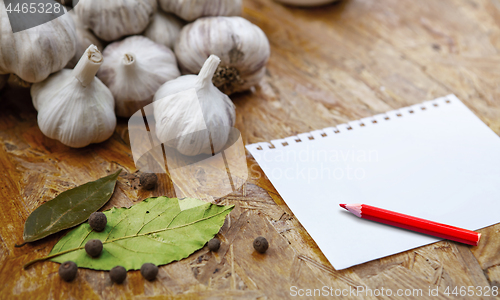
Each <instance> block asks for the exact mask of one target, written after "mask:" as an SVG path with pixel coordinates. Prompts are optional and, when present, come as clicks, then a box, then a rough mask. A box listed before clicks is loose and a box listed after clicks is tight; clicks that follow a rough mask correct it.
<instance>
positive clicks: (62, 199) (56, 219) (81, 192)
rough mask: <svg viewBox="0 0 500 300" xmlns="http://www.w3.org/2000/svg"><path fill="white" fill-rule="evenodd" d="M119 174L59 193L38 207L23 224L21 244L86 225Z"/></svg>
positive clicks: (111, 188)
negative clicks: (79, 225) (84, 223)
mask: <svg viewBox="0 0 500 300" xmlns="http://www.w3.org/2000/svg"><path fill="white" fill-rule="evenodd" d="M121 171H122V170H121V169H120V170H118V171H117V172H116V173H114V174H111V175H109V176H106V177H103V178H100V179H98V180H96V181H92V182H88V183H85V184H83V185H81V186H78V187H76V188H73V189H71V190H67V191H65V192H62V193H61V194H59V195H58V196H57V197H55V198H54V199H52V200H50V201H48V202H46V203H44V204H42V205H40V206H39V207H38V208H37V209H35V210H34V211H33V212H32V213H31V214H30V215H29V217H28V219H27V220H26V222H25V223H24V233H23V239H24V242H33V241H36V240H39V239H42V238H44V237H46V236H48V235H51V234H53V233H56V232H59V231H61V230H64V229H68V228H71V227H74V226H76V225H78V224H81V223H83V222H85V221H86V220H87V219H88V218H89V216H90V214H92V213H93V212H95V211H97V210H98V209H99V208H101V207H103V206H104V204H106V202H108V200H109V199H110V198H111V196H112V195H113V191H114V190H115V185H116V180H117V179H118V175H120V172H121Z"/></svg>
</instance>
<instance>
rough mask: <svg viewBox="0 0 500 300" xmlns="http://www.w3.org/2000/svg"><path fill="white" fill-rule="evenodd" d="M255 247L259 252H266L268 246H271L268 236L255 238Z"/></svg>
mask: <svg viewBox="0 0 500 300" xmlns="http://www.w3.org/2000/svg"><path fill="white" fill-rule="evenodd" d="M253 247H254V249H255V250H256V251H257V252H259V253H265V252H266V251H267V248H269V243H268V242H267V240H266V238H265V237H263V236H259V237H258V238H256V239H255V240H253Z"/></svg>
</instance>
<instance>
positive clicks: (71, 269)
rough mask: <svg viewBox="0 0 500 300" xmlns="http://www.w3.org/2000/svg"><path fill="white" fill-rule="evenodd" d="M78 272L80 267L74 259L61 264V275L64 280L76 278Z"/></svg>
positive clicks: (68, 280)
mask: <svg viewBox="0 0 500 300" xmlns="http://www.w3.org/2000/svg"><path fill="white" fill-rule="evenodd" d="M77 272H78V267H77V265H76V264H75V263H74V262H72V261H67V262H64V263H62V264H61V265H60V266H59V276H61V278H62V279H63V280H64V281H67V282H70V281H72V280H73V279H75V277H76V273H77Z"/></svg>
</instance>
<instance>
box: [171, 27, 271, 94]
mask: <svg viewBox="0 0 500 300" xmlns="http://www.w3.org/2000/svg"><path fill="white" fill-rule="evenodd" d="M270 52H271V50H270V47H269V41H268V40H267V37H266V35H265V34H264V32H262V30H261V29H260V28H259V27H257V26H255V25H254V24H252V23H250V22H248V21H247V20H245V19H243V18H241V17H207V18H201V19H198V20H196V21H195V22H194V23H191V24H188V25H186V26H184V28H183V29H182V31H181V34H180V36H179V38H178V40H177V42H176V44H175V54H176V55H177V59H178V60H179V66H180V67H181V71H182V72H183V73H192V74H196V73H198V72H199V71H200V69H201V66H202V65H203V62H204V61H205V59H206V58H207V56H208V55H209V54H215V55H217V56H219V57H220V58H221V64H220V66H219V68H218V69H217V71H216V73H215V76H214V79H213V81H214V84H215V86H216V87H218V88H219V89H220V90H221V91H222V92H223V93H225V94H232V93H234V92H241V91H245V90H248V89H249V88H250V87H252V86H254V85H256V84H257V83H259V81H260V80H261V79H262V77H264V73H265V66H266V63H267V61H268V60H269V56H270Z"/></svg>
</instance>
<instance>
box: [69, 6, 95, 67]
mask: <svg viewBox="0 0 500 300" xmlns="http://www.w3.org/2000/svg"><path fill="white" fill-rule="evenodd" d="M68 14H69V15H70V16H71V18H72V19H73V22H74V23H75V27H76V53H75V55H74V56H73V58H72V59H71V60H70V61H69V63H68V64H67V65H66V68H69V69H73V68H74V67H75V66H76V64H77V63H78V61H79V60H80V57H82V55H83V53H85V50H87V48H88V47H89V46H90V45H95V46H96V47H97V48H98V49H99V51H102V48H103V47H102V43H101V41H100V40H99V39H98V38H97V37H96V36H95V35H94V34H93V33H92V31H90V29H88V27H85V25H83V23H82V22H81V21H80V19H79V18H78V15H77V14H76V13H75V11H74V10H73V9H72V10H69V11H68Z"/></svg>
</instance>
